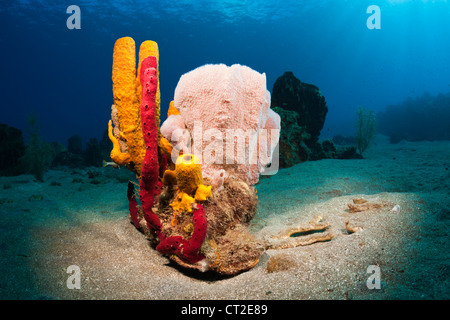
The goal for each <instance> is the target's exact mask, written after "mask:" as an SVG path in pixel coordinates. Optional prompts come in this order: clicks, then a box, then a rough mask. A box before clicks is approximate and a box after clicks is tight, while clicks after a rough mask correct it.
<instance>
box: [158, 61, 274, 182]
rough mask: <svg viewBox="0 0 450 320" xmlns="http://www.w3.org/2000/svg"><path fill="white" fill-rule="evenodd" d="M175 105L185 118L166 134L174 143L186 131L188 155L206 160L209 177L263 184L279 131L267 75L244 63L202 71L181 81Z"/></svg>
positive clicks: (166, 127) (172, 122) (168, 124)
mask: <svg viewBox="0 0 450 320" xmlns="http://www.w3.org/2000/svg"><path fill="white" fill-rule="evenodd" d="M174 106H175V108H176V109H177V110H178V111H179V112H180V115H179V116H178V118H177V119H175V118H174V119H172V118H171V117H174V116H170V117H169V118H168V119H167V120H166V121H165V122H164V123H163V125H162V126H161V133H162V134H163V136H164V137H165V138H166V139H168V140H169V141H174V142H175V141H176V140H178V141H179V140H180V139H179V138H178V136H180V132H182V130H184V129H187V130H188V132H189V133H190V136H191V139H192V144H191V145H190V146H189V147H190V148H191V149H190V150H188V151H189V153H194V154H195V155H196V156H197V157H198V158H199V159H200V160H201V164H202V174H203V175H204V176H205V177H208V178H210V179H214V177H215V176H217V172H218V171H221V170H223V171H225V173H226V175H227V176H234V177H236V178H239V179H242V180H244V181H246V182H247V183H248V184H255V183H257V182H258V179H259V174H260V173H261V172H262V171H263V170H264V167H265V166H266V165H267V164H268V163H270V162H271V158H272V153H273V151H274V149H275V146H276V145H277V143H278V139H279V129H280V117H279V115H278V114H276V113H275V112H274V111H273V110H271V109H270V93H269V91H267V89H266V75H265V74H264V73H263V74H261V73H259V72H257V71H255V70H253V69H251V68H249V67H246V66H242V65H239V64H235V65H232V66H230V67H228V66H226V65H224V64H217V65H211V64H209V65H204V66H201V67H199V68H197V69H195V70H192V71H190V72H188V73H186V74H184V75H183V76H182V77H181V78H180V80H179V82H178V85H177V87H176V89H175V97H174ZM180 117H181V118H182V120H183V121H180V120H181V119H180ZM271 129H272V130H271ZM267 132H269V133H268V134H267ZM175 133H178V134H175ZM267 138H269V140H270V141H269V140H268V139H267ZM223 171H221V172H223Z"/></svg>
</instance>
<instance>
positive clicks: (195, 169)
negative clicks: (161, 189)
mask: <svg viewBox="0 0 450 320" xmlns="http://www.w3.org/2000/svg"><path fill="white" fill-rule="evenodd" d="M175 175H176V178H177V185H178V189H179V190H180V191H182V192H185V193H187V194H190V195H194V194H195V191H196V190H197V187H198V186H199V185H201V184H203V176H202V168H201V165H200V161H199V160H198V158H197V157H196V156H195V155H193V154H183V155H181V156H179V157H178V159H177V162H176V163H175Z"/></svg>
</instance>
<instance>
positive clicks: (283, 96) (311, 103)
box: [271, 71, 328, 147]
mask: <svg viewBox="0 0 450 320" xmlns="http://www.w3.org/2000/svg"><path fill="white" fill-rule="evenodd" d="M271 101H272V102H271V106H272V107H281V108H283V109H285V110H290V111H295V112H297V113H298V115H299V117H298V125H299V126H300V127H302V128H303V127H304V128H305V131H306V133H308V134H309V135H310V137H309V138H308V139H306V140H305V144H306V145H307V146H308V147H312V146H313V145H314V144H315V143H316V142H317V141H318V140H319V136H320V131H321V130H322V128H323V124H324V123H325V117H326V115H327V113H328V107H327V104H326V101H325V97H324V96H323V95H322V94H321V93H320V90H319V88H318V87H316V86H315V85H312V84H309V83H305V82H301V81H300V80H299V79H297V78H296V77H295V76H294V74H293V73H292V72H290V71H287V72H285V73H284V75H282V76H281V77H279V78H278V79H277V80H276V81H275V83H274V85H273V90H272V98H271Z"/></svg>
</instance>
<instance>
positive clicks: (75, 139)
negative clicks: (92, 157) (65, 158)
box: [67, 134, 83, 155]
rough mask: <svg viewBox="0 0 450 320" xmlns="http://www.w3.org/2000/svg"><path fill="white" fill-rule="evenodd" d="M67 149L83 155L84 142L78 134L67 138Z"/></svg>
mask: <svg viewBox="0 0 450 320" xmlns="http://www.w3.org/2000/svg"><path fill="white" fill-rule="evenodd" d="M67 150H68V151H69V152H70V153H72V154H78V155H81V154H82V153H83V143H82V140H81V137H80V136H79V135H78V134H75V135H73V136H71V137H70V138H69V139H68V140H67Z"/></svg>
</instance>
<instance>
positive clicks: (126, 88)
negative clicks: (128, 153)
mask: <svg viewBox="0 0 450 320" xmlns="http://www.w3.org/2000/svg"><path fill="white" fill-rule="evenodd" d="M112 81H113V96H114V105H115V106H116V108H117V114H118V118H119V124H120V131H121V132H122V133H123V134H124V135H125V137H127V138H128V133H129V132H132V131H134V129H135V118H136V112H135V110H133V109H134V108H133V104H134V103H135V93H136V50H135V43H134V40H133V39H132V38H130V37H124V38H120V39H118V40H117V41H116V43H115V44H114V53H113V69H112Z"/></svg>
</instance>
